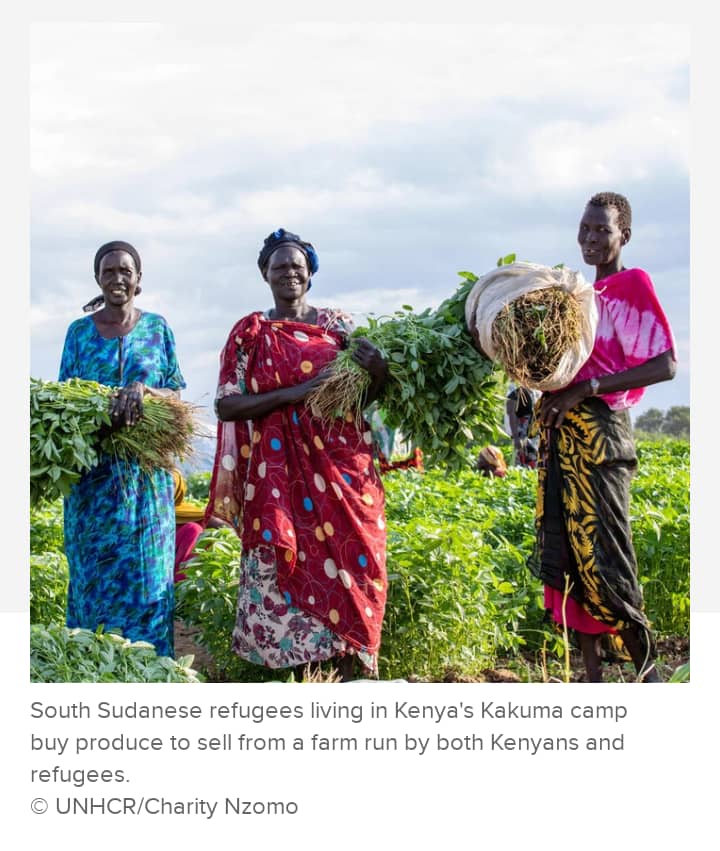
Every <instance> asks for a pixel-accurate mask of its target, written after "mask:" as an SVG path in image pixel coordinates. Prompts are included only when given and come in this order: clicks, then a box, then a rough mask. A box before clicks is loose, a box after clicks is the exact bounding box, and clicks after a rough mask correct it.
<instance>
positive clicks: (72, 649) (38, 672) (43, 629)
mask: <svg viewBox="0 0 720 851" xmlns="http://www.w3.org/2000/svg"><path fill="white" fill-rule="evenodd" d="M192 662H193V657H192V656H183V657H181V658H180V659H177V660H175V659H171V658H170V657H169V656H158V655H157V654H156V653H155V648H154V647H153V646H152V644H148V643H147V642H145V641H130V640H129V639H127V638H124V637H123V636H121V635H115V634H114V633H112V632H106V633H104V632H101V631H98V632H92V630H88V629H68V628H67V627H65V626H63V625H62V624H57V623H52V624H48V625H44V624H33V625H32V626H31V627H30V681H31V682H34V683H197V682H201V680H200V678H199V676H198V674H197V672H196V671H194V670H193V669H192V668H191V667H190V665H191V664H192Z"/></svg>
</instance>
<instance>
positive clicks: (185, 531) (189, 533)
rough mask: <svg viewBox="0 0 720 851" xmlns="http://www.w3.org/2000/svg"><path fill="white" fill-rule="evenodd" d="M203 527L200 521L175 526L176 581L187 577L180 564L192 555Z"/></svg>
mask: <svg viewBox="0 0 720 851" xmlns="http://www.w3.org/2000/svg"><path fill="white" fill-rule="evenodd" d="M202 531H203V527H202V526H201V525H200V524H199V523H181V524H180V525H179V526H176V527H175V582H179V581H180V580H181V579H185V574H184V573H183V572H182V571H181V570H180V565H181V564H183V562H186V561H187V560H188V559H189V558H191V557H192V554H193V550H194V549H195V544H196V543H197V539H198V538H199V537H200V535H201V534H202Z"/></svg>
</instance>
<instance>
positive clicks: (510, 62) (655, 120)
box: [30, 19, 690, 418]
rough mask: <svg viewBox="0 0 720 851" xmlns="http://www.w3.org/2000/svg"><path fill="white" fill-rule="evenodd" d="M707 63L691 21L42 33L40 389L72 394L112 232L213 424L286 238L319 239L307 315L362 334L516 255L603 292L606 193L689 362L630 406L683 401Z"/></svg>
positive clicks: (34, 55)
mask: <svg viewBox="0 0 720 851" xmlns="http://www.w3.org/2000/svg"><path fill="white" fill-rule="evenodd" d="M605 36H607V38H606V37H605ZM598 45H601V47H598ZM689 66H690V28H689V25H688V27H687V28H686V29H684V28H683V26H682V25H678V23H677V21H673V22H672V23H667V24H665V23H662V22H659V23H656V24H649V25H647V26H645V27H643V28H642V29H638V28H632V29H631V28H628V35H627V36H625V35H623V33H622V32H618V31H617V28H616V27H613V28H612V29H610V28H608V29H607V30H605V29H603V28H602V27H601V28H600V29H598V27H597V26H595V27H593V28H590V27H588V26H587V24H586V22H584V21H578V22H576V23H566V24H562V25H558V24H557V22H554V23H552V24H548V25H547V26H540V25H535V24H533V23H526V24H523V25H518V24H512V25H511V24H509V23H508V24H493V23H487V22H481V21H478V22H477V23H475V22H473V21H472V20H467V19H458V20H456V21H455V22H453V23H440V24H439V23H423V22H422V21H419V22H416V23H412V22H408V21H405V22H399V21H398V22H385V23H383V24H382V25H381V26H379V25H378V24H377V23H374V24H370V23H360V22H355V23H340V22H322V21H314V22H306V23H295V24H293V23H290V24H286V25H285V26H284V27H282V28H280V27H278V26H277V25H276V23H275V22H274V21H265V22H262V21H260V20H254V19H248V20H246V21H244V22H243V25H242V26H227V27H222V26H217V22H215V23H214V24H213V25H212V26H209V25H204V24H202V23H193V25H192V26H188V25H184V24H182V23H175V24H172V23H170V22H164V23H160V22H158V23H143V24H122V23H104V22H97V23H77V22H54V23H36V24H34V25H33V26H32V29H31V76H30V120H31V130H30V166H31V198H30V200H31V217H32V218H31V288H30V319H31V353H30V368H31V374H32V375H33V376H36V377H40V378H46V379H54V378H56V377H57V369H58V364H59V360H60V354H61V351H62V344H63V339H64V335H65V331H66V328H67V325H68V324H69V323H70V322H71V321H72V320H73V319H75V318H76V317H78V316H80V315H81V306H82V305H83V304H84V303H85V302H86V301H88V300H89V299H90V298H91V297H92V296H93V295H95V294H96V292H97V285H96V283H95V281H94V279H93V275H92V260H93V256H94V253H95V250H96V249H97V247H98V246H99V245H100V244H101V243H103V242H105V241H107V240H110V239H125V240H128V241H129V242H132V243H133V244H134V245H135V246H136V247H137V248H138V250H139V251H140V254H141V256H142V259H143V293H142V295H141V296H140V297H139V298H138V302H137V304H138V306H139V307H141V308H144V309H146V310H151V311H156V312H158V313H161V314H162V315H164V316H165V317H166V319H167V320H168V322H169V323H170V325H171V327H172V328H173V330H174V333H175V337H176V341H177V347H178V355H179V358H180V363H181V368H182V370H183V372H184V375H185V378H186V380H187V385H188V386H187V390H186V391H185V392H184V398H186V399H188V400H190V401H193V402H195V403H197V404H199V405H202V406H205V407H206V408H208V409H209V408H210V406H211V403H212V398H213V396H214V390H215V383H216V378H217V365H218V353H219V351H220V349H221V347H222V346H223V344H224V342H225V339H226V336H227V333H228V331H229V329H230V327H231V326H232V324H233V323H234V322H235V320H236V319H238V318H240V317H241V316H242V315H244V314H245V313H247V312H249V311H251V310H255V309H261V308H266V307H269V306H270V304H271V301H270V298H269V290H268V288H267V285H266V284H265V283H264V281H263V280H262V278H261V277H260V274H259V272H258V269H257V266H256V259H257V254H258V251H259V248H260V246H261V244H262V241H263V239H264V237H265V236H266V235H267V234H268V233H269V232H270V231H272V230H274V229H276V228H277V227H285V228H287V229H289V230H293V231H295V232H297V233H299V234H300V235H301V236H302V237H303V238H304V239H306V240H309V241H311V242H312V243H313V244H314V245H315V248H316V250H317V252H318V256H319V259H320V271H319V273H318V274H317V276H316V277H315V279H314V282H313V290H312V293H311V295H312V296H313V298H312V301H313V303H315V304H318V305H334V306H338V307H342V308H344V309H346V310H349V311H351V312H354V313H356V314H358V317H357V319H358V321H359V322H361V321H362V318H363V315H364V314H367V313H368V312H374V313H376V314H382V313H387V312H391V311H392V310H394V309H395V308H396V307H398V306H400V305H401V304H411V305H413V306H414V307H416V308H417V309H422V308H425V307H428V306H434V305H437V304H438V303H439V302H440V301H441V300H442V299H443V298H445V297H446V296H448V295H449V294H451V293H452V291H453V290H454V289H455V287H456V285H457V284H458V282H459V278H458V276H457V272H458V271H460V270H465V269H467V270H471V271H473V272H475V273H476V274H482V273H484V272H487V271H489V270H490V269H491V268H493V267H494V266H495V263H496V260H497V258H498V257H499V256H501V255H505V254H508V253H511V252H513V253H516V254H517V255H518V257H519V258H521V259H525V260H533V261H537V262H540V263H547V264H551V265H552V264H555V263H559V262H564V263H566V264H567V265H570V266H573V267H575V268H577V269H579V270H580V271H581V272H582V273H583V274H585V275H586V276H587V277H591V276H592V270H591V269H590V268H589V267H586V266H584V265H583V264H582V259H581V256H580V252H579V249H578V246H577V243H576V241H575V239H576V228H577V221H578V218H579V215H580V213H581V211H582V208H583V206H584V203H585V201H586V200H587V198H588V197H589V196H590V195H591V194H593V193H594V192H596V191H600V190H605V189H609V190H615V191H619V192H622V193H624V194H625V195H627V196H628V197H629V199H630V201H631V203H632V205H633V213H634V222H633V237H632V240H631V242H630V244H629V245H628V246H627V248H626V249H625V251H624V260H625V263H626V265H628V266H631V265H632V266H640V267H643V268H645V269H646V270H647V271H648V272H649V273H650V274H651V276H652V278H653V280H654V282H655V285H656V289H657V292H658V295H659V297H660V300H661V302H662V303H663V305H664V307H665V309H666V312H667V314H668V316H669V318H670V322H671V324H672V326H673V330H674V332H675V336H676V339H677V345H678V354H679V369H678V375H677V377H676V378H675V380H674V381H672V382H668V383H666V384H661V385H657V386H655V387H652V388H650V389H649V390H648V392H647V394H646V397H645V400H644V401H643V403H641V405H640V406H639V407H638V408H637V411H636V412H637V413H641V412H642V411H644V410H646V409H647V408H649V407H658V408H661V409H663V410H665V409H667V408H668V407H670V406H672V405H689V404H690V380H689V368H690V363H689V353H690V351H689V312H690V304H689V289H690V285H689V279H690V207H689V201H690V194H689V163H690V140H689V125H690V121H689V78H690V71H689ZM207 415H208V418H209V417H210V415H209V413H208V414H207Z"/></svg>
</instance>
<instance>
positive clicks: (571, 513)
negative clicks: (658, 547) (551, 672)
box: [528, 397, 655, 658]
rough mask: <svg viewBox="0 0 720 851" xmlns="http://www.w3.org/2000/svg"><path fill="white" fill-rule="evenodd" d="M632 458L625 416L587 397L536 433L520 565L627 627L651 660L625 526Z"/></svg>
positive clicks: (606, 620) (605, 620) (596, 614)
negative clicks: (526, 544)
mask: <svg viewBox="0 0 720 851" xmlns="http://www.w3.org/2000/svg"><path fill="white" fill-rule="evenodd" d="M636 469H637V455H636V453H635V441H634V440H633V435H632V426H631V422H630V415H629V413H628V411H611V410H610V408H609V407H608V406H607V405H606V404H605V402H603V400H602V399H599V398H597V397H591V398H588V399H585V400H583V401H582V402H581V403H580V404H579V405H577V406H576V407H575V408H573V409H572V410H570V411H569V412H568V413H567V414H566V415H565V419H564V421H563V423H562V425H561V426H560V428H553V429H543V430H542V431H541V434H540V448H539V463H538V490H537V506H536V518H535V527H536V533H537V534H536V544H535V549H534V551H533V553H532V555H531V556H530V558H529V559H528V567H529V568H530V570H531V571H532V572H533V573H534V574H535V575H536V576H537V577H538V578H539V579H541V580H542V581H543V582H544V583H545V585H547V586H549V587H550V588H553V589H555V590H557V591H560V592H565V590H566V588H567V587H569V596H570V597H571V598H572V599H573V600H575V601H576V602H577V603H579V604H580V605H581V606H582V608H583V609H584V611H586V612H587V613H588V614H589V615H591V616H592V617H593V618H595V619H596V620H597V621H599V622H600V623H602V624H605V625H607V626H608V627H612V628H613V629H615V630H617V631H618V632H620V631H622V630H624V629H627V628H628V627H630V626H631V625H633V624H635V625H636V626H637V627H638V633H639V637H640V638H641V640H642V641H643V644H645V649H646V652H649V653H650V656H651V658H654V656H655V647H654V641H653V637H652V633H651V630H650V625H649V622H648V619H647V617H646V615H645V613H644V611H643V597H642V589H641V587H640V584H639V582H638V579H637V561H636V558H635V551H634V549H633V544H632V533H631V528H630V510H629V503H630V483H631V481H632V478H633V476H634V474H635V471H636Z"/></svg>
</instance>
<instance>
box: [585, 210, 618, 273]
mask: <svg viewBox="0 0 720 851" xmlns="http://www.w3.org/2000/svg"><path fill="white" fill-rule="evenodd" d="M629 239H630V228H621V227H620V225H619V223H618V211H617V209H616V208H615V207H613V206H606V207H600V206H596V205H594V204H588V205H587V207H585V211H584V213H583V215H582V218H581V219H580V226H579V228H578V243H579V244H580V250H581V251H582V255H583V260H584V261H585V262H586V263H587V264H588V266H595V267H596V276H595V280H596V281H597V280H600V279H601V278H606V277H607V276H608V275H612V274H614V273H615V272H619V271H620V269H622V261H621V259H620V253H621V251H622V247H623V245H625V243H626V242H627V241H628V240H629Z"/></svg>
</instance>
